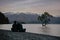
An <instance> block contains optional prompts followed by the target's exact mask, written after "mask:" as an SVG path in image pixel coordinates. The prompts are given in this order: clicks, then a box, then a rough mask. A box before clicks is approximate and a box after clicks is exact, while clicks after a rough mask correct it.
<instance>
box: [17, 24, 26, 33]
mask: <svg viewBox="0 0 60 40" xmlns="http://www.w3.org/2000/svg"><path fill="white" fill-rule="evenodd" d="M17 30H18V32H25V30H26V29H23V26H22V24H20V23H18V24H17Z"/></svg>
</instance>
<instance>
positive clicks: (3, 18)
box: [0, 12, 9, 24]
mask: <svg viewBox="0 0 60 40" xmlns="http://www.w3.org/2000/svg"><path fill="white" fill-rule="evenodd" d="M8 23H9V20H8V18H7V17H6V16H5V15H4V14H3V13H2V12H0V24H8Z"/></svg>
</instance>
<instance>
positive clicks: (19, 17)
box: [4, 12, 60, 24]
mask: <svg viewBox="0 0 60 40" xmlns="http://www.w3.org/2000/svg"><path fill="white" fill-rule="evenodd" d="M4 14H5V15H6V16H7V17H8V19H9V20H10V23H13V21H15V20H16V21H18V22H22V23H41V22H39V21H38V19H37V18H38V16H39V15H38V14H35V13H12V12H8V13H4ZM50 23H51V24H60V17H53V18H51V21H50Z"/></svg>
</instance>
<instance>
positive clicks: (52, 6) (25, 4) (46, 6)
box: [0, 0, 60, 16]
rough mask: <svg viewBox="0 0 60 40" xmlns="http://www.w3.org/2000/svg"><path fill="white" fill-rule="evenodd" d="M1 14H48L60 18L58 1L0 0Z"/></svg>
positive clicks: (59, 0) (59, 3)
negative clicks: (45, 12)
mask: <svg viewBox="0 0 60 40" xmlns="http://www.w3.org/2000/svg"><path fill="white" fill-rule="evenodd" d="M0 11H1V12H33V13H43V12H44V11H47V12H49V13H50V14H52V15H56V16H60V0H0Z"/></svg>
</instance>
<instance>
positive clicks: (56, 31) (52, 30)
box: [0, 24, 60, 36]
mask: <svg viewBox="0 0 60 40" xmlns="http://www.w3.org/2000/svg"><path fill="white" fill-rule="evenodd" d="M22 25H23V28H26V32H31V33H37V34H46V35H53V36H60V24H48V25H47V26H46V27H42V25H41V24H22ZM11 27H12V24H0V29H4V30H11Z"/></svg>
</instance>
